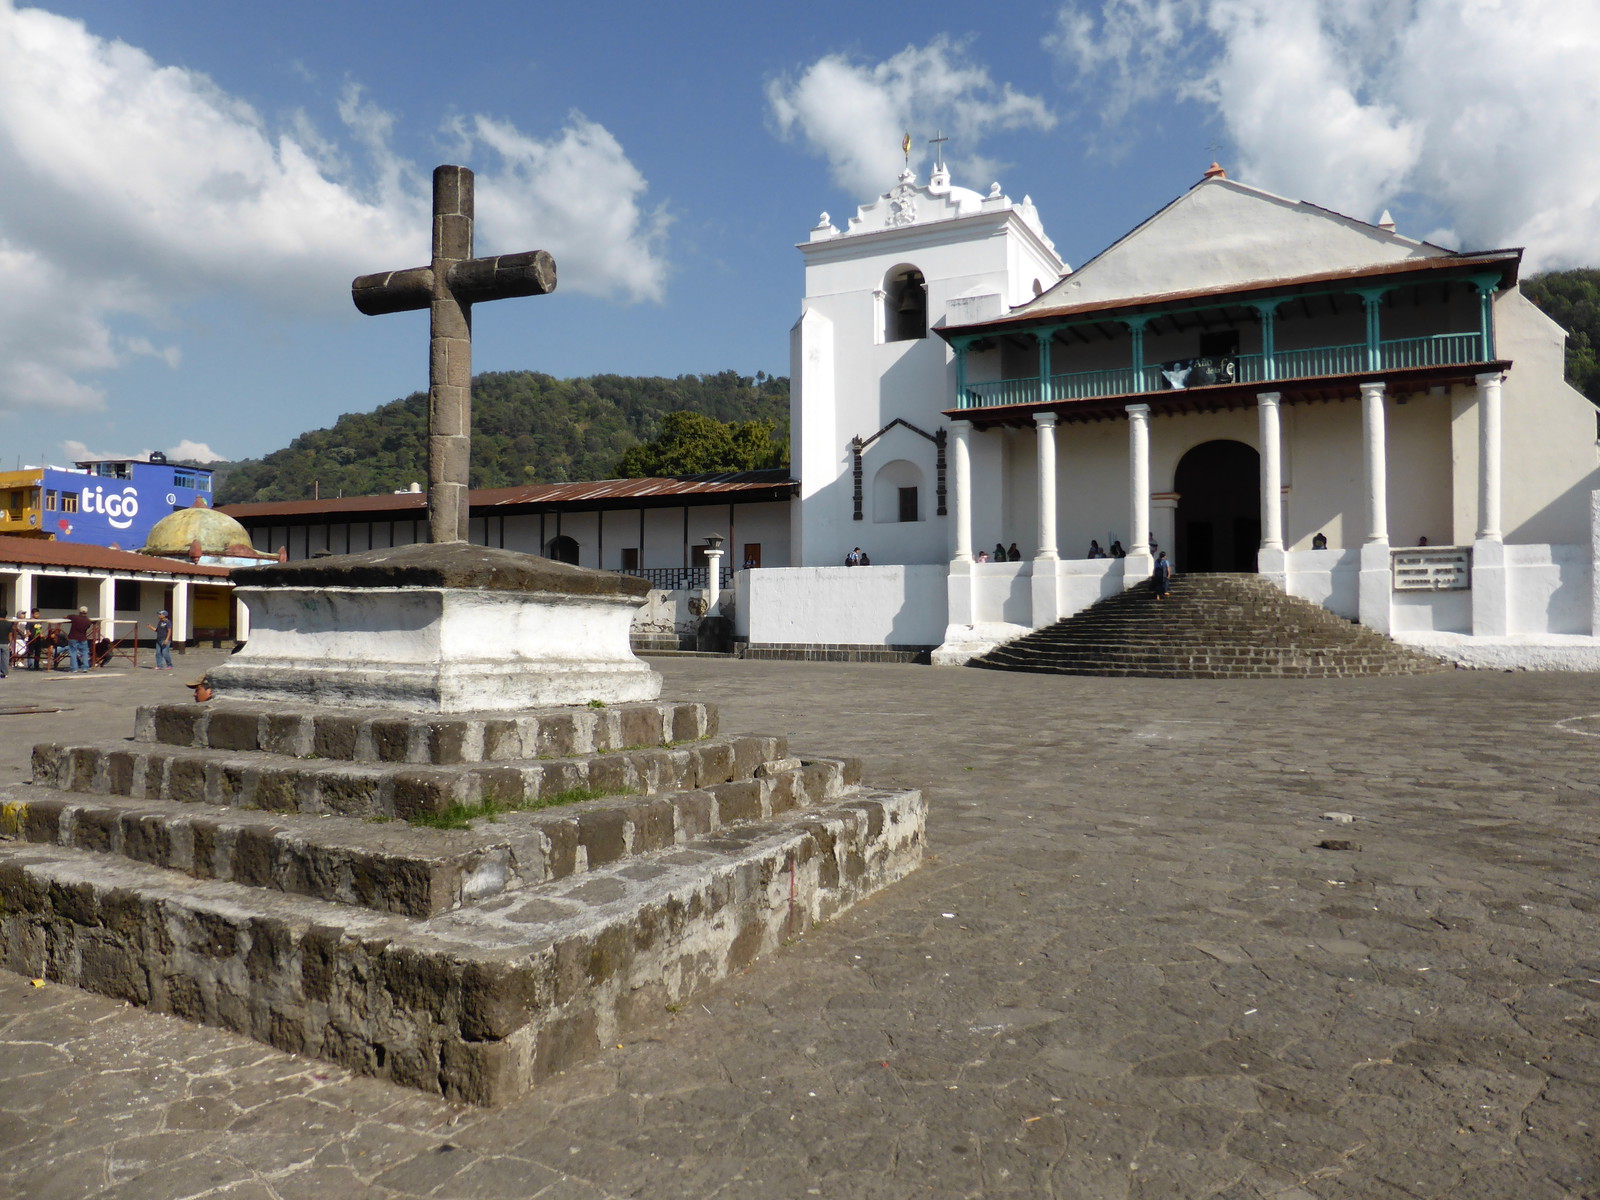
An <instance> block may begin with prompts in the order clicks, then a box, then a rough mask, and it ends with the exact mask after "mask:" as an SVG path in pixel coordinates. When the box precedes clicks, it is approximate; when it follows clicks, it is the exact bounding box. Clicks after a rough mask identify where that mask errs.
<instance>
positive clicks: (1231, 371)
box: [1161, 357, 1239, 391]
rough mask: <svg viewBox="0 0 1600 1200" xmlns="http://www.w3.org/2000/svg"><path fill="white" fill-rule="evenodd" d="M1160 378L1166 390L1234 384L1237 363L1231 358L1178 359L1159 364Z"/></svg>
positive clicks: (1236, 379) (1237, 373) (1237, 372)
mask: <svg viewBox="0 0 1600 1200" xmlns="http://www.w3.org/2000/svg"><path fill="white" fill-rule="evenodd" d="M1161 378H1163V379H1164V380H1166V382H1167V388H1168V390H1173V391H1181V390H1183V389H1184V388H1192V387H1206V386H1207V385H1209V384H1213V383H1236V382H1237V381H1238V378H1239V370H1238V363H1237V361H1236V360H1235V359H1233V358H1231V357H1230V358H1178V359H1174V360H1172V361H1171V362H1164V363H1162V364H1161Z"/></svg>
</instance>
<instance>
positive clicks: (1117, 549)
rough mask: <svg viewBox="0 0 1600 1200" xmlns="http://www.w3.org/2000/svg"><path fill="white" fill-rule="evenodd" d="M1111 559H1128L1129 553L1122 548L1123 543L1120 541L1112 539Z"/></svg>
mask: <svg viewBox="0 0 1600 1200" xmlns="http://www.w3.org/2000/svg"><path fill="white" fill-rule="evenodd" d="M1111 557H1112V558H1127V557H1128V552H1127V551H1126V550H1124V549H1123V548H1122V543H1121V542H1120V541H1118V540H1117V539H1116V538H1112V539H1111Z"/></svg>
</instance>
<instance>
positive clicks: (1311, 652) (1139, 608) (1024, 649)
mask: <svg viewBox="0 0 1600 1200" xmlns="http://www.w3.org/2000/svg"><path fill="white" fill-rule="evenodd" d="M971 665H973V666H976V667H986V668H988V669H990V670H995V671H1036V672H1041V673H1045V674H1055V675H1142V676H1155V677H1164V678H1172V679H1290V678H1306V679H1317V678H1329V677H1334V676H1361V675H1413V674H1420V673H1422V672H1427V671H1438V670H1443V669H1444V668H1445V665H1446V664H1444V663H1442V662H1440V661H1439V660H1438V659H1435V658H1431V657H1429V656H1427V655H1423V654H1418V653H1416V652H1415V651H1412V650H1409V649H1407V648H1406V647H1404V646H1401V645H1400V644H1399V643H1397V642H1394V641H1392V640H1391V639H1389V638H1387V637H1385V636H1384V635H1382V634H1380V633H1377V632H1374V631H1373V630H1371V629H1367V628H1364V627H1363V626H1360V625H1353V624H1351V623H1350V622H1348V621H1346V620H1345V619H1344V618H1342V617H1340V616H1337V615H1336V614H1334V613H1331V612H1329V611H1327V610H1326V609H1324V608H1322V607H1321V606H1320V605H1317V604H1313V603H1312V602H1311V601H1309V600H1303V599H1300V598H1299V597H1296V596H1289V595H1286V594H1284V593H1283V592H1282V591H1280V590H1278V588H1277V587H1275V586H1274V585H1273V584H1272V583H1270V582H1269V581H1267V580H1264V579H1259V578H1256V577H1254V576H1250V575H1206V574H1194V575H1178V576H1176V577H1174V579H1173V582H1172V592H1171V594H1170V595H1169V596H1168V597H1167V598H1166V599H1165V600H1158V599H1156V596H1155V593H1154V592H1153V590H1152V589H1151V587H1150V585H1149V584H1148V583H1141V584H1140V585H1139V586H1137V587H1135V588H1131V589H1129V590H1128V591H1126V592H1122V593H1121V594H1119V595H1115V596H1108V597H1106V598H1105V599H1104V600H1101V601H1100V602H1098V603H1097V604H1095V605H1093V606H1092V607H1090V608H1087V609H1085V610H1084V611H1083V612H1081V613H1078V614H1077V615H1075V616H1072V617H1068V618H1067V619H1065V620H1063V621H1058V622H1056V623H1055V624H1054V625H1050V626H1047V627H1046V628H1044V629H1039V630H1036V631H1035V632H1033V633H1031V634H1028V635H1026V636H1024V637H1020V638H1018V639H1016V640H1015V641H1012V642H1007V643H1006V644H1005V645H1003V646H997V647H996V648H995V649H993V650H991V651H990V652H989V653H988V654H985V655H983V656H982V657H980V658H976V659H973V660H972V664H971Z"/></svg>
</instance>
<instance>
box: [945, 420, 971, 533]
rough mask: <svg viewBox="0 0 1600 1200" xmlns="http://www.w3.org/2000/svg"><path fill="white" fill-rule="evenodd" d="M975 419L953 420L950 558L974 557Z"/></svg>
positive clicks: (951, 433) (951, 425)
mask: <svg viewBox="0 0 1600 1200" xmlns="http://www.w3.org/2000/svg"><path fill="white" fill-rule="evenodd" d="M971 436H972V422H970V421H951V422H950V468H951V470H950V474H951V477H952V478H951V483H952V485H953V488H952V490H953V495H952V496H951V497H950V561H951V562H971V561H972V449H971V446H970V445H969V439H970V438H971Z"/></svg>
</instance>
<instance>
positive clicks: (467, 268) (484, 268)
mask: <svg viewBox="0 0 1600 1200" xmlns="http://www.w3.org/2000/svg"><path fill="white" fill-rule="evenodd" d="M447 281H448V283H449V285H450V291H451V292H452V293H453V294H454V295H455V298H456V299H457V300H458V301H460V302H461V303H462V304H477V303H478V302H479V301H482V300H506V299H509V298H511V297H513V296H544V295H548V294H549V293H551V292H553V291H555V290H556V260H555V259H553V258H552V257H550V254H549V252H548V251H545V250H527V251H524V252H523V253H521V254H497V255H495V256H494V257H492V258H468V259H464V260H463V261H461V262H458V263H456V264H455V265H454V266H452V267H451V268H450V274H449V276H448V280H447ZM357 282H358V283H359V282H360V281H359V280H357ZM357 304H358V305H359V304H360V301H357ZM362 311H366V310H364V309H363V310H362Z"/></svg>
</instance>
